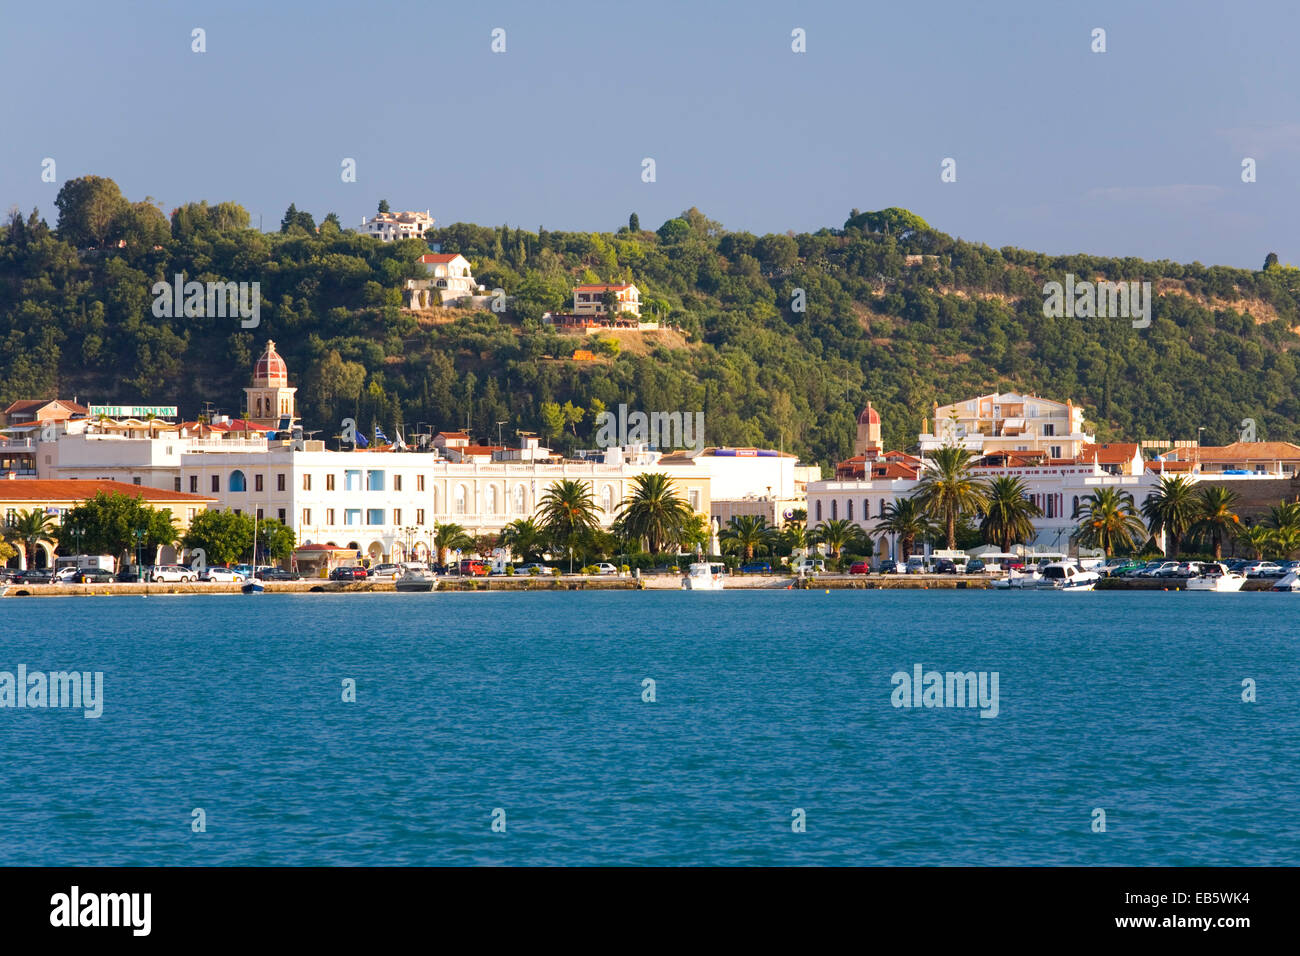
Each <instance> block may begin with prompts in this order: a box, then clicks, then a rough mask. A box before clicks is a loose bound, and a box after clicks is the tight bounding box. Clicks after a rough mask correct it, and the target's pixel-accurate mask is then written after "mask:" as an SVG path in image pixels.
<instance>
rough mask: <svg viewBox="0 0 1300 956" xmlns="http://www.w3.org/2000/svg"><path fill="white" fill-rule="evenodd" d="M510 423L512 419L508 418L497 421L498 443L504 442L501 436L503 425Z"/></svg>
mask: <svg viewBox="0 0 1300 956" xmlns="http://www.w3.org/2000/svg"><path fill="white" fill-rule="evenodd" d="M509 424H510V419H506V420H505V421H503V422H497V444H498V445H500V444H502V443H503V442H502V438H501V426H502V425H509Z"/></svg>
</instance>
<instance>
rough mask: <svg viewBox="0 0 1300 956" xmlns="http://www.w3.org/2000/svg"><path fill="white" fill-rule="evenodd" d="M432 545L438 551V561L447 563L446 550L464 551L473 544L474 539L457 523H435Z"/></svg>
mask: <svg viewBox="0 0 1300 956" xmlns="http://www.w3.org/2000/svg"><path fill="white" fill-rule="evenodd" d="M433 546H434V548H435V549H436V550H437V552H438V563H439V564H446V563H447V552H448V551H464V550H466V549H467V548H472V547H473V546H474V539H473V538H472V537H470V535H469V532H467V531H466V530H465V529H464V528H463V527H461V526H460V525H458V524H452V523H450V522H448V523H447V524H435V525H434V528H433Z"/></svg>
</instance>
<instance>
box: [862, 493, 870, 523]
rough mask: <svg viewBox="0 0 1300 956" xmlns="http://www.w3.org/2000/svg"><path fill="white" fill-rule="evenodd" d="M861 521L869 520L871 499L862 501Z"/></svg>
mask: <svg viewBox="0 0 1300 956" xmlns="http://www.w3.org/2000/svg"><path fill="white" fill-rule="evenodd" d="M862 520H863V521H870V520H871V499H870V498H863V499H862Z"/></svg>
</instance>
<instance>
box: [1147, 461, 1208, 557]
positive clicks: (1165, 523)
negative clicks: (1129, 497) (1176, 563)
mask: <svg viewBox="0 0 1300 956" xmlns="http://www.w3.org/2000/svg"><path fill="white" fill-rule="evenodd" d="M1142 516H1143V517H1144V518H1146V519H1147V529H1148V530H1149V531H1150V532H1151V534H1152V535H1158V534H1159V533H1160V532H1161V531H1163V532H1164V533H1165V534H1166V535H1168V536H1169V552H1168V554H1169V556H1170V557H1171V558H1173V557H1177V556H1178V545H1179V544H1180V543H1181V542H1182V540H1183V535H1185V534H1187V529H1188V528H1190V527H1191V526H1192V522H1193V521H1195V520H1196V489H1195V487H1194V486H1193V482H1192V481H1191V479H1189V478H1187V477H1186V476H1184V475H1165V476H1163V477H1162V478H1161V479H1160V485H1159V486H1158V487H1157V488H1156V490H1155V491H1153V492H1151V494H1150V495H1148V496H1147V500H1146V501H1144V502H1142Z"/></svg>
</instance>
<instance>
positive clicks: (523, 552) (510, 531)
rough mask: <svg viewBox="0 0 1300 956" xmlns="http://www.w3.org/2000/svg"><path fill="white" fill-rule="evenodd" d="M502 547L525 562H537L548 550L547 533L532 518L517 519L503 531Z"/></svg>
mask: <svg viewBox="0 0 1300 956" xmlns="http://www.w3.org/2000/svg"><path fill="white" fill-rule="evenodd" d="M501 546H502V547H504V548H509V549H510V551H511V553H512V554H517V555H519V557H520V558H521V559H523V560H524V561H536V560H537V559H538V558H540V557H541V556H542V552H543V551H545V550H546V532H545V531H543V530H542V528H541V526H540V525H538V524H537V522H536V521H534V520H533V519H532V518H516V519H515V520H514V521H512V522H510V523H509V524H508V525H506V526H505V527H504V528H502V529H501Z"/></svg>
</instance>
